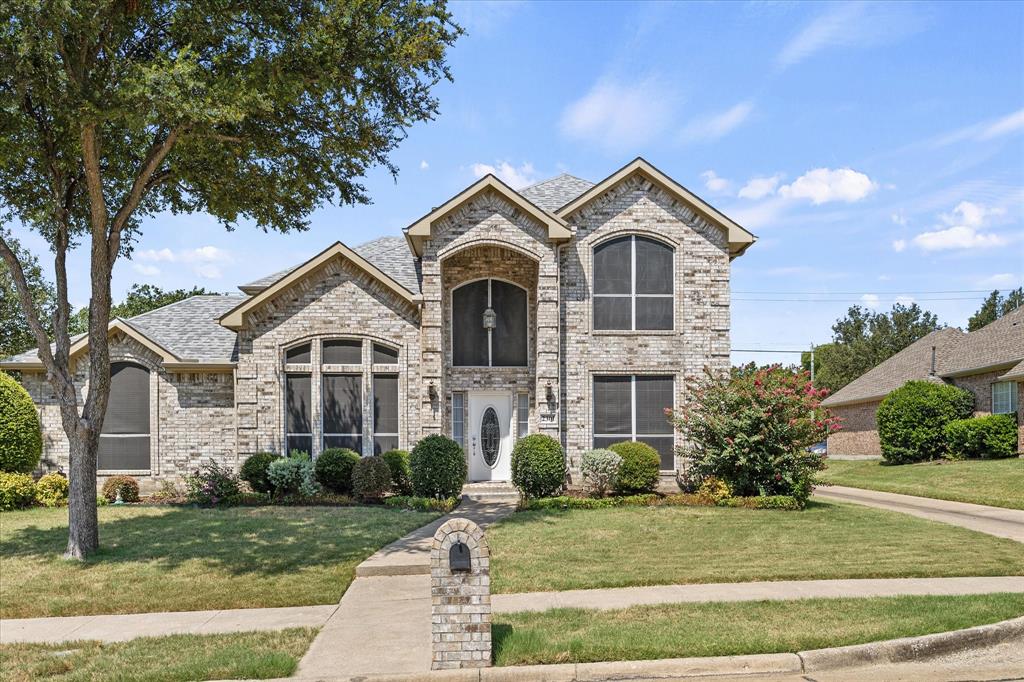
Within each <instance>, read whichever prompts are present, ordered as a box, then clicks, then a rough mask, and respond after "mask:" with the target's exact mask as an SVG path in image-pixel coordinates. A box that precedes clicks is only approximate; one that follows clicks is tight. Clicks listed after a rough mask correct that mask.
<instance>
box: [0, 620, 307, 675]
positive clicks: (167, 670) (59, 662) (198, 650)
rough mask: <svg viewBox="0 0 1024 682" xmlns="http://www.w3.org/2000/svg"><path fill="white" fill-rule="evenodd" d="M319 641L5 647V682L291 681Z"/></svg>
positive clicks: (283, 635)
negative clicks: (41, 681) (290, 676)
mask: <svg viewBox="0 0 1024 682" xmlns="http://www.w3.org/2000/svg"><path fill="white" fill-rule="evenodd" d="M315 635H316V630H312V629H292V630H282V631H279V632H242V633H235V634H228V635H173V636H170V637H143V638H140V639H133V640H131V641H128V642H116V643H113V644H103V643H101V642H64V643H62V644H7V645H3V646H0V659H2V660H3V665H2V666H0V680H3V681H5V682H7V681H9V682H22V681H23V680H24V681H27V680H38V679H42V678H45V679H47V680H55V681H58V682H76V681H79V680H82V681H85V680H119V682H132V681H134V680H139V681H140V682H141V681H143V680H146V681H147V682H148V681H150V680H152V681H154V682H179V681H180V682H185V681H186V680H223V679H266V678H270V677H287V676H288V675H291V674H292V673H293V672H295V668H296V667H297V666H298V664H299V659H300V658H302V655H303V654H304V653H305V652H306V649H307V648H309V644H310V642H312V641H313V637H314V636H315Z"/></svg>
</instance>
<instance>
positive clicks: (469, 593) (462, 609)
mask: <svg viewBox="0 0 1024 682" xmlns="http://www.w3.org/2000/svg"><path fill="white" fill-rule="evenodd" d="M490 564H491V558H490V552H489V551H488V549H487V540H486V539H485V538H484V532H483V530H481V528H480V526H478V525H476V524H475V523H473V522H472V521H470V520H469V519H460V518H455V519H451V520H449V521H447V522H445V524H444V525H442V526H441V527H440V528H438V529H437V532H436V533H434V543H433V546H432V548H431V550H430V597H431V599H430V602H431V633H432V644H431V651H432V663H431V668H433V669H434V670H451V669H455V668H485V667H488V666H490V665H491V565H490Z"/></svg>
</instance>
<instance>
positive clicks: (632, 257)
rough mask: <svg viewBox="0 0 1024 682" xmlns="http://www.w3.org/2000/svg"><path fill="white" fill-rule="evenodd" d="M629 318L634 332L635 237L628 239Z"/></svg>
mask: <svg viewBox="0 0 1024 682" xmlns="http://www.w3.org/2000/svg"><path fill="white" fill-rule="evenodd" d="M629 259H630V268H629V270H630V273H629V275H630V276H629V280H630V281H629V317H630V330H632V331H636V237H630V238H629Z"/></svg>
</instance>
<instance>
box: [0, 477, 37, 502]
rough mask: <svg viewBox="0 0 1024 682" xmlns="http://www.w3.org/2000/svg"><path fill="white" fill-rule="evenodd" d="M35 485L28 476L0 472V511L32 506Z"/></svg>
mask: <svg viewBox="0 0 1024 682" xmlns="http://www.w3.org/2000/svg"><path fill="white" fill-rule="evenodd" d="M35 497H36V484H35V482H34V481H33V480H32V477H31V476H29V475H28V474H19V473H16V472H8V471H0V511H11V510H12V509H24V508H26V507H30V506H32V502H33V501H34V500H35Z"/></svg>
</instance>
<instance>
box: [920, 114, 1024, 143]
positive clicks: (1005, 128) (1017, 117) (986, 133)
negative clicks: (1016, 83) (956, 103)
mask: <svg viewBox="0 0 1024 682" xmlns="http://www.w3.org/2000/svg"><path fill="white" fill-rule="evenodd" d="M1021 130H1024V109H1018V110H1017V111H1014V112H1012V113H1009V114H1007V115H1006V116H1003V117H1002V118H998V119H995V120H989V121H982V122H981V123H975V124H973V125H969V126H965V127H963V128H960V129H959V130H954V131H952V132H950V133H946V134H945V135H940V136H939V137H937V138H935V139H933V140H932V141H931V144H932V146H934V147H945V146H946V145H950V144H954V143H956V142H963V141H965V140H973V141H975V142H985V141H987V140H994V139H995V138H997V137H1002V136H1004V135H1009V134H1011V133H1016V132H1020V131H1021Z"/></svg>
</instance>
